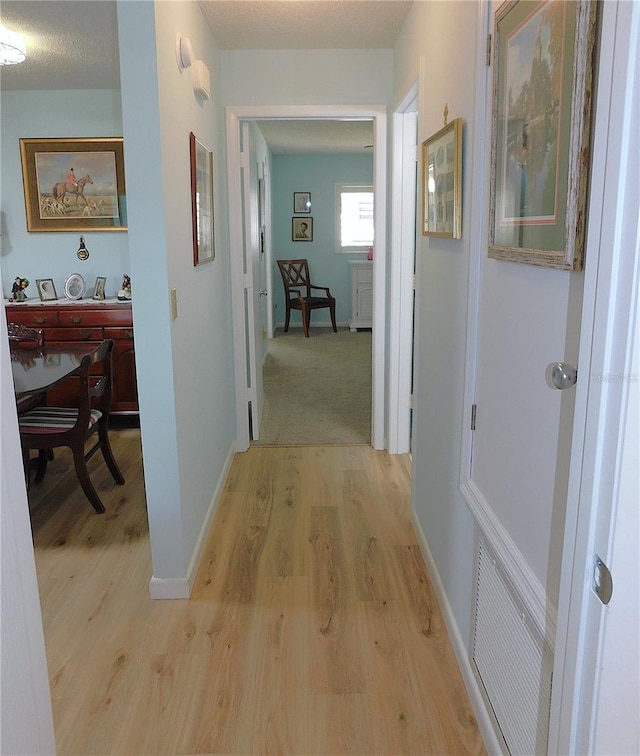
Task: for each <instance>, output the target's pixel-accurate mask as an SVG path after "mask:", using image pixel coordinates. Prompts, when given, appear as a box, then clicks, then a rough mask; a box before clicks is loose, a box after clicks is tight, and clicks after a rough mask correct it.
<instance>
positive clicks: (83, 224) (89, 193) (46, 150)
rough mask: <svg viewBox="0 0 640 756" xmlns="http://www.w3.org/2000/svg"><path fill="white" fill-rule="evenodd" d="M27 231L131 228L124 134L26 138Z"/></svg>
mask: <svg viewBox="0 0 640 756" xmlns="http://www.w3.org/2000/svg"><path fill="white" fill-rule="evenodd" d="M20 156H21V158H22V179H23V181H24V201H25V207H26V213H27V231H126V230H127V209H126V207H127V206H126V190H125V180H124V149H123V142H122V139H121V138H118V137H108V138H104V139H21V140H20Z"/></svg>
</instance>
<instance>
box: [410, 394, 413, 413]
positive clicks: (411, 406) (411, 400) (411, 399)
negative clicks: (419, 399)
mask: <svg viewBox="0 0 640 756" xmlns="http://www.w3.org/2000/svg"><path fill="white" fill-rule="evenodd" d="M409 409H413V394H409Z"/></svg>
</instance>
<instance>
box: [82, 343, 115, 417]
mask: <svg viewBox="0 0 640 756" xmlns="http://www.w3.org/2000/svg"><path fill="white" fill-rule="evenodd" d="M113 344H114V341H113V339H105V340H104V341H103V342H102V344H100V346H99V347H98V348H97V349H96V350H95V352H92V353H91V354H85V356H84V357H83V358H82V362H81V363H80V370H79V373H78V375H79V378H80V388H79V394H78V396H79V403H78V410H79V412H78V423H77V424H78V426H79V427H80V428H86V427H87V426H88V424H89V416H90V414H91V410H92V409H97V410H100V412H101V413H102V414H103V415H107V416H108V415H109V412H110V410H111V396H112V393H113ZM97 362H101V363H102V370H101V375H100V376H99V377H98V379H97V380H95V376H94V375H92V374H91V366H92V365H95V364H96V363H97Z"/></svg>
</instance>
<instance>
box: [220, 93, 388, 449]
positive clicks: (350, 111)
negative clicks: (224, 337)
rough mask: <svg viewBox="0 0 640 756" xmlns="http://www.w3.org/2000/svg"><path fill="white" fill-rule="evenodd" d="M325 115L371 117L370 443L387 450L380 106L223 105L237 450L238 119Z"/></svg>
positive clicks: (241, 348)
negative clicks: (373, 246)
mask: <svg viewBox="0 0 640 756" xmlns="http://www.w3.org/2000/svg"><path fill="white" fill-rule="evenodd" d="M323 118H324V119H327V120H336V119H343V120H355V119H367V120H372V121H373V124H374V169H373V172H374V179H373V183H374V192H375V198H376V208H380V209H381V211H378V210H377V209H376V212H375V219H374V233H375V238H376V251H375V255H374V261H373V278H374V307H373V343H372V423H371V425H372V428H371V431H372V441H371V443H372V446H373V447H374V448H375V449H383V448H385V406H386V395H385V352H386V342H385V336H386V333H385V328H386V280H385V275H386V274H385V268H386V241H385V240H386V212H385V209H386V203H387V192H386V175H387V167H386V164H387V126H386V118H387V116H386V108H385V107H384V106H378V105H373V106H360V105H349V106H346V105H336V106H321V105H309V106H306V105H301V106H294V105H273V106H257V105H256V106H252V105H246V106H242V105H237V106H236V105H229V106H227V119H226V120H227V171H228V183H229V225H230V228H229V236H230V244H231V289H232V292H231V293H232V317H233V343H234V368H235V375H236V426H237V449H238V451H245V450H246V449H247V448H248V447H249V443H250V437H249V419H248V413H247V405H248V402H249V391H248V389H247V386H246V381H245V380H244V376H245V375H246V374H247V364H246V361H247V351H248V345H247V343H246V341H247V332H248V331H247V326H246V320H247V315H246V312H245V300H244V281H243V270H242V265H241V263H242V259H241V257H240V255H239V253H238V252H237V250H241V249H242V228H243V226H242V222H243V221H242V191H241V181H240V161H241V158H240V143H239V140H240V137H239V126H240V123H241V122H242V121H251V120H263V119H265V120H266V119H277V120H282V119H302V120H305V119H313V120H317V119H323Z"/></svg>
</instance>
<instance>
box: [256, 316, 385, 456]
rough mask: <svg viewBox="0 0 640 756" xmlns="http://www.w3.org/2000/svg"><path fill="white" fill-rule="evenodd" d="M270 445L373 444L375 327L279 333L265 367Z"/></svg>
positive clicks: (263, 434)
mask: <svg viewBox="0 0 640 756" xmlns="http://www.w3.org/2000/svg"><path fill="white" fill-rule="evenodd" d="M257 443H259V444H265V445H280V446H284V445H299V444H369V443H371V331H358V332H357V333H351V332H350V331H349V329H348V328H342V329H338V333H333V331H331V330H330V329H328V328H322V329H320V328H316V329H315V330H314V328H313V324H312V326H311V334H310V336H309V338H308V339H305V338H304V336H303V334H302V329H299V328H293V329H291V330H290V331H289V333H283V332H282V331H280V330H279V331H278V332H277V334H276V336H275V337H274V338H273V339H271V341H270V342H269V352H268V354H267V358H266V361H265V366H264V411H263V415H262V425H261V427H260V439H259V441H258V442H257Z"/></svg>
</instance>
